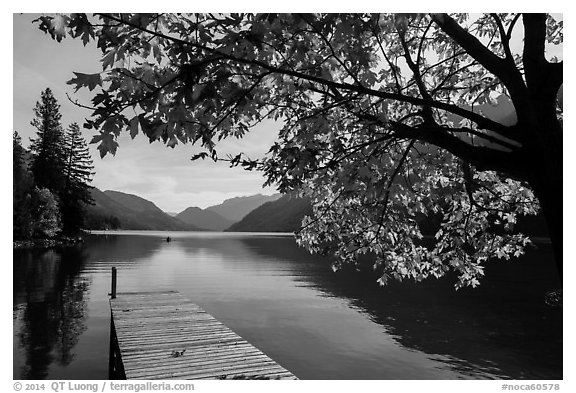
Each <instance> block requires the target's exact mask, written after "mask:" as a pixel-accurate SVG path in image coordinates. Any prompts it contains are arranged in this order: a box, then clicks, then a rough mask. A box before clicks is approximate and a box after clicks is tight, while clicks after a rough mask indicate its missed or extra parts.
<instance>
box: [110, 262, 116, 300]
mask: <svg viewBox="0 0 576 393" xmlns="http://www.w3.org/2000/svg"><path fill="white" fill-rule="evenodd" d="M110 297H111V298H112V299H116V267H113V268H112V291H111V292H110Z"/></svg>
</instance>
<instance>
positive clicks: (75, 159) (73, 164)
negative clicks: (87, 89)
mask: <svg viewBox="0 0 576 393" xmlns="http://www.w3.org/2000/svg"><path fill="white" fill-rule="evenodd" d="M64 146H65V147H64V153H65V160H66V161H65V164H64V171H63V174H64V179H65V181H64V189H63V191H62V193H61V195H60V199H61V201H62V223H63V225H64V232H66V233H76V232H78V231H79V230H80V229H81V228H82V225H83V224H84V216H85V212H84V205H85V204H93V200H92V197H91V194H90V189H91V188H92V187H91V186H90V182H92V175H93V174H94V172H93V169H94V166H93V165H92V157H91V156H90V151H89V150H88V146H87V144H86V141H85V140H84V138H83V137H82V134H81V132H80V127H79V126H78V124H76V123H72V124H71V125H70V126H69V127H68V130H67V133H66V135H65V144H64Z"/></svg>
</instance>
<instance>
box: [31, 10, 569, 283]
mask: <svg viewBox="0 0 576 393" xmlns="http://www.w3.org/2000/svg"><path fill="white" fill-rule="evenodd" d="M36 22H37V23H38V25H39V28H40V29H42V30H43V31H45V32H47V33H49V34H50V35H51V36H52V38H54V39H56V40H58V41H61V40H62V39H63V38H65V37H67V36H71V37H74V38H80V39H81V40H82V41H83V43H84V45H87V44H88V43H89V42H91V41H95V42H96V45H97V46H98V48H100V49H101V50H102V67H101V69H100V70H98V72H96V73H94V74H83V73H78V72H76V73H75V77H74V78H73V79H71V80H70V82H69V83H70V84H72V85H73V86H74V87H75V88H76V90H78V89H82V88H84V89H86V88H87V89H88V90H90V91H94V95H93V98H92V105H91V106H90V108H91V109H92V110H93V113H92V117H91V119H89V120H88V121H87V123H86V127H88V128H93V129H95V130H97V134H96V135H95V136H94V138H93V140H92V142H93V143H98V149H99V150H100V153H101V155H102V156H104V155H105V154H107V153H112V154H114V153H115V152H116V149H117V147H118V144H117V141H116V139H117V137H118V136H119V135H120V133H122V132H129V133H130V135H131V136H132V137H133V138H134V137H135V136H136V135H137V134H139V133H143V134H144V135H146V136H147V137H148V138H149V139H150V141H156V140H159V141H163V142H164V143H165V144H166V145H168V146H171V147H173V146H175V145H176V144H178V143H189V142H191V143H194V144H196V145H199V146H201V147H203V148H204V151H203V152H201V153H200V154H197V155H196V156H194V157H193V158H194V159H197V158H208V157H209V158H212V159H214V160H218V159H223V158H222V157H219V156H218V154H217V142H218V141H219V140H221V139H223V138H229V137H235V138H239V137H242V136H243V135H244V134H245V133H246V132H248V131H249V130H250V128H251V127H252V126H254V125H255V124H257V123H259V122H261V121H262V120H263V119H266V118H272V119H275V120H278V121H281V122H282V123H283V126H282V129H281V130H280V133H279V140H278V142H277V143H275V144H274V145H273V146H272V147H271V149H270V151H269V154H268V155H267V156H266V157H265V158H263V159H261V160H251V159H248V158H247V157H245V156H243V155H239V156H236V157H227V158H225V159H227V160H229V161H230V163H231V164H232V165H242V166H244V167H245V168H247V169H259V170H262V171H264V173H265V174H266V176H267V182H268V183H270V184H276V185H277V186H278V188H279V190H280V191H290V190H298V191H299V192H301V193H303V194H307V195H308V196H310V197H311V198H312V199H313V201H314V214H313V215H312V216H311V217H309V218H308V219H306V220H305V222H304V223H303V229H302V230H301V231H300V232H299V233H298V241H299V242H300V243H301V244H303V245H305V246H306V247H307V248H308V249H309V250H311V251H313V252H331V253H333V254H334V255H335V256H336V258H337V264H341V263H349V262H352V263H354V261H356V260H357V258H358V256H359V255H362V254H365V253H369V254H374V255H375V256H376V258H377V262H376V268H377V269H379V270H380V271H381V279H380V282H381V283H385V282H386V280H387V279H388V278H389V277H395V278H397V279H404V278H412V279H415V280H421V279H424V278H426V277H428V276H436V277H439V276H442V275H443V274H445V273H446V272H447V271H449V270H454V271H455V272H456V273H457V274H458V282H457V284H456V285H457V287H460V286H463V285H472V286H474V285H477V284H478V279H479V278H480V276H482V275H483V263H484V262H485V261H486V260H487V259H488V258H491V257H498V258H506V259H508V258H510V257H511V256H517V255H519V254H521V253H522V252H523V248H524V246H525V245H526V244H527V242H528V239H527V237H526V236H524V235H521V234H517V233H514V232H513V231H512V229H513V225H514V223H515V222H516V217H517V215H528V214H536V213H537V211H538V210H539V208H540V207H541V208H542V209H543V212H544V215H545V216H546V218H547V222H548V226H549V229H550V235H551V238H552V240H553V243H554V247H555V251H556V259H557V262H558V267H559V269H560V270H561V266H562V240H561V238H562V233H561V227H562V211H561V198H562V196H561V195H562V192H561V191H562V184H561V183H562V158H561V156H562V122H561V117H562V112H561V108H559V106H558V103H557V94H558V90H559V88H560V87H561V85H562V81H563V79H562V67H563V63H562V61H560V60H559V59H556V58H547V57H546V51H545V49H546V45H561V44H562V40H563V23H562V21H557V20H555V19H554V18H553V17H551V16H550V15H544V14H524V15H522V14H485V15H481V16H479V17H475V18H471V17H470V16H469V15H467V14H454V15H447V14H387V15H380V14H256V15H254V14H94V15H92V16H87V15H85V14H70V15H55V16H54V15H53V16H43V17H41V18H39V19H38V20H37V21H36ZM521 25H523V26H521ZM522 27H523V28H522ZM522 33H523V45H515V44H514V41H515V37H516V35H517V34H520V35H522ZM499 97H507V98H508V100H509V101H510V102H511V104H512V106H513V108H514V111H513V112H514V119H513V121H511V122H508V123H506V122H502V121H500V120H501V119H495V118H491V117H488V116H486V115H484V114H483V113H482V111H480V110H479V107H480V108H481V107H482V106H483V105H484V106H486V105H489V104H494V103H496V101H497V100H498V99H499ZM82 105H83V104H82ZM427 217H428V218H431V217H433V218H435V219H437V220H438V221H439V222H438V225H437V227H436V228H435V233H434V238H435V241H434V242H433V244H425V243H424V242H423V241H422V238H423V234H422V230H421V223H422V222H423V221H425V220H426V219H427Z"/></svg>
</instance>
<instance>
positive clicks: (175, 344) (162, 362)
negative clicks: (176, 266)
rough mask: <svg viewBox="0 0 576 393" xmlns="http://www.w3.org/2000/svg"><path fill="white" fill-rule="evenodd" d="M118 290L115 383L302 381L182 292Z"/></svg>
mask: <svg viewBox="0 0 576 393" xmlns="http://www.w3.org/2000/svg"><path fill="white" fill-rule="evenodd" d="M113 288H114V289H113V292H112V298H111V299H110V308H111V310H112V320H111V333H110V379H117V378H118V379H164V380H166V379H297V378H296V377H295V376H294V375H293V374H292V373H290V372H289V371H288V370H286V369H285V368H283V367H281V366H280V365H279V364H277V363H276V362H275V361H273V360H272V359H270V358H269V357H268V356H266V355H265V354H264V353H262V352H261V351H260V350H258V349H257V348H255V347H254V346H252V345H251V344H250V343H248V342H247V341H246V340H245V339H243V338H242V337H240V336H238V335H237V334H236V333H234V332H233V331H232V330H230V329H229V328H228V327H226V326H224V325H223V324H222V323H221V322H219V321H217V320H216V319H215V318H214V317H212V316H211V315H210V314H208V313H207V312H205V311H204V310H202V309H201V308H200V307H199V306H197V305H196V304H194V303H192V302H191V301H190V300H188V299H186V298H185V297H184V296H182V295H181V294H180V293H178V292H174V291H170V292H138V293H134V292H132V293H117V294H116V291H115V275H114V276H113ZM114 295H115V296H114Z"/></svg>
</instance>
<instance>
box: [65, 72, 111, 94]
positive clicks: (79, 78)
mask: <svg viewBox="0 0 576 393" xmlns="http://www.w3.org/2000/svg"><path fill="white" fill-rule="evenodd" d="M74 75H76V78H72V79H70V80H69V81H68V82H66V83H67V84H68V85H76V87H75V89H74V91H78V90H80V89H81V88H82V87H88V89H89V90H90V91H92V90H94V89H95V88H96V86H102V77H101V76H100V74H99V73H97V74H83V73H81V72H74Z"/></svg>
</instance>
